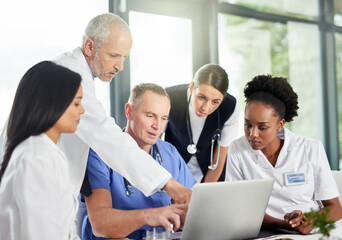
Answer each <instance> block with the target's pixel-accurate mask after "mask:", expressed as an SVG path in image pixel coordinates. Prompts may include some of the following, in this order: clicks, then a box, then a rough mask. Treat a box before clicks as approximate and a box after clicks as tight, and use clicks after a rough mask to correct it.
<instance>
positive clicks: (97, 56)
mask: <svg viewBox="0 0 342 240" xmlns="http://www.w3.org/2000/svg"><path fill="white" fill-rule="evenodd" d="M131 46H132V37H131V33H130V30H129V28H128V26H127V24H126V23H125V22H124V21H123V20H122V19H121V18H120V17H118V16H117V15H115V14H112V13H106V14H102V15H99V16H96V17H94V18H93V19H92V20H91V21H90V22H89V24H88V26H87V28H86V30H85V34H84V36H83V42H82V47H78V48H76V49H75V50H73V51H72V52H68V53H65V54H63V55H61V56H59V57H57V58H56V59H55V60H54V61H55V62H56V63H57V64H60V65H62V66H65V67H68V68H69V69H71V70H73V71H75V72H77V73H79V74H80V75H81V76H82V87H83V100H82V104H83V107H84V109H85V114H83V116H82V117H81V121H80V124H79V126H78V129H77V131H76V132H75V133H73V134H64V135H63V134H62V136H61V139H60V141H59V143H58V144H59V146H60V147H61V148H62V150H63V151H64V152H65V154H66V156H67V159H68V161H69V165H70V168H69V169H70V180H71V183H72V184H73V185H74V187H75V188H74V191H75V193H78V192H79V191H80V188H81V184H82V180H83V177H84V174H85V169H86V164H87V157H88V152H89V147H91V148H92V149H93V150H94V151H95V152H96V153H97V154H98V155H99V156H100V157H101V159H102V160H103V161H104V162H105V163H106V164H107V165H109V166H110V167H111V168H113V169H114V170H115V171H117V172H118V173H120V174H121V175H122V176H124V177H125V178H126V179H127V180H128V181H129V182H130V183H131V184H132V185H134V186H135V187H137V188H138V189H139V190H141V191H142V192H143V193H144V194H145V195H146V196H149V195H151V194H153V193H154V192H156V191H159V190H160V189H162V188H163V189H164V190H166V192H167V193H168V194H169V195H170V196H171V198H172V199H173V200H174V202H175V203H187V202H189V200H190V196H191V190H189V189H188V188H186V187H184V186H182V185H181V184H179V183H178V182H177V181H176V180H174V179H173V178H172V176H171V174H170V173H169V172H167V171H166V170H165V169H164V168H162V167H161V166H160V165H159V164H158V163H156V161H155V160H154V159H153V158H152V157H151V156H150V155H149V154H147V153H146V152H145V151H142V150H141V149H140V148H139V147H138V145H137V144H136V142H135V141H134V140H133V139H132V138H131V137H130V136H129V135H128V134H125V133H122V131H121V129H120V127H119V126H117V125H116V124H114V123H115V121H114V119H113V118H111V117H109V116H106V113H105V111H104V108H103V106H102V105H101V103H100V102H99V100H98V99H97V98H96V96H95V88H94V78H95V77H97V78H99V79H101V80H102V81H106V82H110V81H111V80H112V79H113V78H114V77H115V75H116V74H117V73H118V72H119V71H122V70H123V67H124V60H125V58H126V57H127V56H128V55H129V52H130V49H131ZM6 127H7V126H5V127H4V131H3V133H2V136H1V139H0V147H1V148H4V144H5V140H6V139H5V138H6V137H5V136H6V131H5V130H6ZM3 152H4V149H0V153H1V154H0V156H1V161H0V162H2V156H3ZM51 187H53V186H51Z"/></svg>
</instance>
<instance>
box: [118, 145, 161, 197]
mask: <svg viewBox="0 0 342 240" xmlns="http://www.w3.org/2000/svg"><path fill="white" fill-rule="evenodd" d="M152 151H153V153H152V156H153V158H154V159H155V160H158V162H159V164H160V165H161V166H163V159H162V157H161V155H160V152H159V149H158V146H157V143H155V144H153V145H152ZM123 179H124V183H125V188H126V195H127V197H130V196H131V195H132V194H133V193H134V190H133V189H132V185H131V184H130V182H129V181H128V180H127V179H126V178H125V177H124V178H123Z"/></svg>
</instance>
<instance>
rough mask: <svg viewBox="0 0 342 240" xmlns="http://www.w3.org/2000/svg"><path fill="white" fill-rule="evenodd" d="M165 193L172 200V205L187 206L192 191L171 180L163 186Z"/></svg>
mask: <svg viewBox="0 0 342 240" xmlns="http://www.w3.org/2000/svg"><path fill="white" fill-rule="evenodd" d="M164 189H165V191H166V192H167V194H169V196H170V197H171V198H172V201H173V203H179V204H188V203H189V202H190V198H191V193H192V191H191V190H190V189H189V188H186V187H184V186H183V185H182V184H180V183H179V182H177V181H176V180H175V179H173V178H171V179H170V180H169V181H168V182H167V183H166V184H165V186H164Z"/></svg>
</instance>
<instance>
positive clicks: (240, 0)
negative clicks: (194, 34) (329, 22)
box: [224, 0, 319, 19]
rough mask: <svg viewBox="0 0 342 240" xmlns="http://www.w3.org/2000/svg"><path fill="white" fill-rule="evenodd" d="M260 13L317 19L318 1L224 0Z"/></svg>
mask: <svg viewBox="0 0 342 240" xmlns="http://www.w3.org/2000/svg"><path fill="white" fill-rule="evenodd" d="M224 1H225V2H227V3H232V4H236V5H241V6H243V7H246V8H250V9H254V10H257V11H260V12H267V13H272V14H278V15H284V16H289V17H296V18H302V19H317V18H318V3H319V2H318V0H258V1H255V0H224Z"/></svg>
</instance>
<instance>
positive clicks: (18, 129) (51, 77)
mask: <svg viewBox="0 0 342 240" xmlns="http://www.w3.org/2000/svg"><path fill="white" fill-rule="evenodd" d="M80 84H81V76H80V75H79V74H78V73H75V72H73V71H71V70H69V69H67V68H65V67H62V66H60V65H57V64H55V63H53V62H49V61H43V62H40V63H38V64H36V65H34V66H33V67H32V68H30V69H29V70H28V71H27V72H26V73H25V75H24V76H23V77H22V79H21V80H20V82H19V85H18V88H17V92H16V94H15V97H14V102H13V106H12V109H11V113H10V116H9V119H8V126H7V141H6V148H5V154H4V158H3V162H2V165H1V169H0V182H1V179H2V177H3V175H4V173H5V170H6V168H7V166H8V163H9V161H10V158H11V155H12V153H13V151H14V149H15V148H16V147H17V146H18V145H19V144H20V143H21V142H23V141H24V140H25V139H27V138H29V137H30V136H35V135H39V134H41V133H43V132H46V131H47V130H49V129H50V128H51V127H52V126H53V125H55V123H56V122H57V120H58V119H59V118H60V117H61V116H62V114H63V113H64V112H65V110H66V109H67V108H68V106H69V105H70V103H71V102H72V100H73V99H74V97H75V95H76V93H77V90H78V89H79V87H80Z"/></svg>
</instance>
